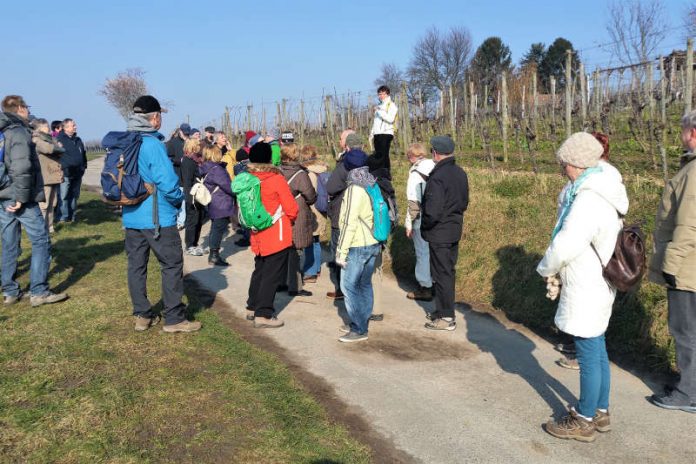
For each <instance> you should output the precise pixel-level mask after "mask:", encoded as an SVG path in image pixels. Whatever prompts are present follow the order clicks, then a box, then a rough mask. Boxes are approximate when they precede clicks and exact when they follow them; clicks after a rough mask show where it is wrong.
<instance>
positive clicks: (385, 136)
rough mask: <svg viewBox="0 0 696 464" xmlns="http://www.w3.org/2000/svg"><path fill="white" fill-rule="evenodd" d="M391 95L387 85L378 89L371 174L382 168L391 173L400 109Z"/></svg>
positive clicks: (370, 160)
mask: <svg viewBox="0 0 696 464" xmlns="http://www.w3.org/2000/svg"><path fill="white" fill-rule="evenodd" d="M390 93H391V92H390V90H389V87H387V86H386V85H382V86H380V87H379V88H378V89H377V97H378V98H379V101H380V103H379V105H377V107H376V108H375V120H374V122H373V123H372V130H371V131H370V136H371V137H372V140H373V143H374V145H375V154H374V155H373V156H371V157H370V159H369V164H368V166H369V167H370V172H373V171H376V170H378V169H380V168H386V169H387V170H390V172H391V164H390V163H389V147H390V146H391V142H392V140H393V139H394V123H395V122H396V113H397V112H398V108H397V107H396V104H395V103H394V102H393V101H392V99H391V97H390V96H389V94H390Z"/></svg>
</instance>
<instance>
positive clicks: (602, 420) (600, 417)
mask: <svg viewBox="0 0 696 464" xmlns="http://www.w3.org/2000/svg"><path fill="white" fill-rule="evenodd" d="M609 416H610V414H609V411H607V412H604V411H600V410H599V409H598V410H597V411H596V412H595V415H594V417H593V418H592V422H594V425H595V429H596V430H597V431H598V432H602V433H605V432H609V431H610V430H611V421H610V417H609Z"/></svg>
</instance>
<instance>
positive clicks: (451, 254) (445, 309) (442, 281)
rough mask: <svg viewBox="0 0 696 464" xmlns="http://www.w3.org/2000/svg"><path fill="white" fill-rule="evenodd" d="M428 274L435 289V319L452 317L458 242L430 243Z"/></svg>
mask: <svg viewBox="0 0 696 464" xmlns="http://www.w3.org/2000/svg"><path fill="white" fill-rule="evenodd" d="M429 249H430V274H431V275H432V278H433V288H434V289H435V314H434V316H436V317H454V279H455V266H456V265H457V258H458V256H459V242H456V243H430V244H429Z"/></svg>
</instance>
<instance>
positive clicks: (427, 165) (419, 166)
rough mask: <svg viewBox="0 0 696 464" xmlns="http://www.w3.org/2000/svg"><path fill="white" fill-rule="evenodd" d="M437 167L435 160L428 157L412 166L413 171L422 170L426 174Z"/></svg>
mask: <svg viewBox="0 0 696 464" xmlns="http://www.w3.org/2000/svg"><path fill="white" fill-rule="evenodd" d="M434 167H435V162H434V161H433V160H431V159H428V158H423V159H422V160H420V161H418V162H416V164H414V165H413V166H411V171H415V172H420V173H421V174H423V175H424V176H429V175H430V173H431V172H432V170H433V168H434Z"/></svg>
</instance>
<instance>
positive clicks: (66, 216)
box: [56, 175, 82, 222]
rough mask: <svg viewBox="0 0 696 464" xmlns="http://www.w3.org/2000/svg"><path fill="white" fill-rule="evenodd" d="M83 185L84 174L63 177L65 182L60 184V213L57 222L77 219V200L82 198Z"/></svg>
mask: <svg viewBox="0 0 696 464" xmlns="http://www.w3.org/2000/svg"><path fill="white" fill-rule="evenodd" d="M81 186H82V175H79V176H74V177H68V176H64V177H63V183H61V184H60V200H59V201H58V213H59V214H58V215H57V217H56V222H58V221H73V220H75V211H76V210H77V200H78V199H79V198H80V187H81Z"/></svg>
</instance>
